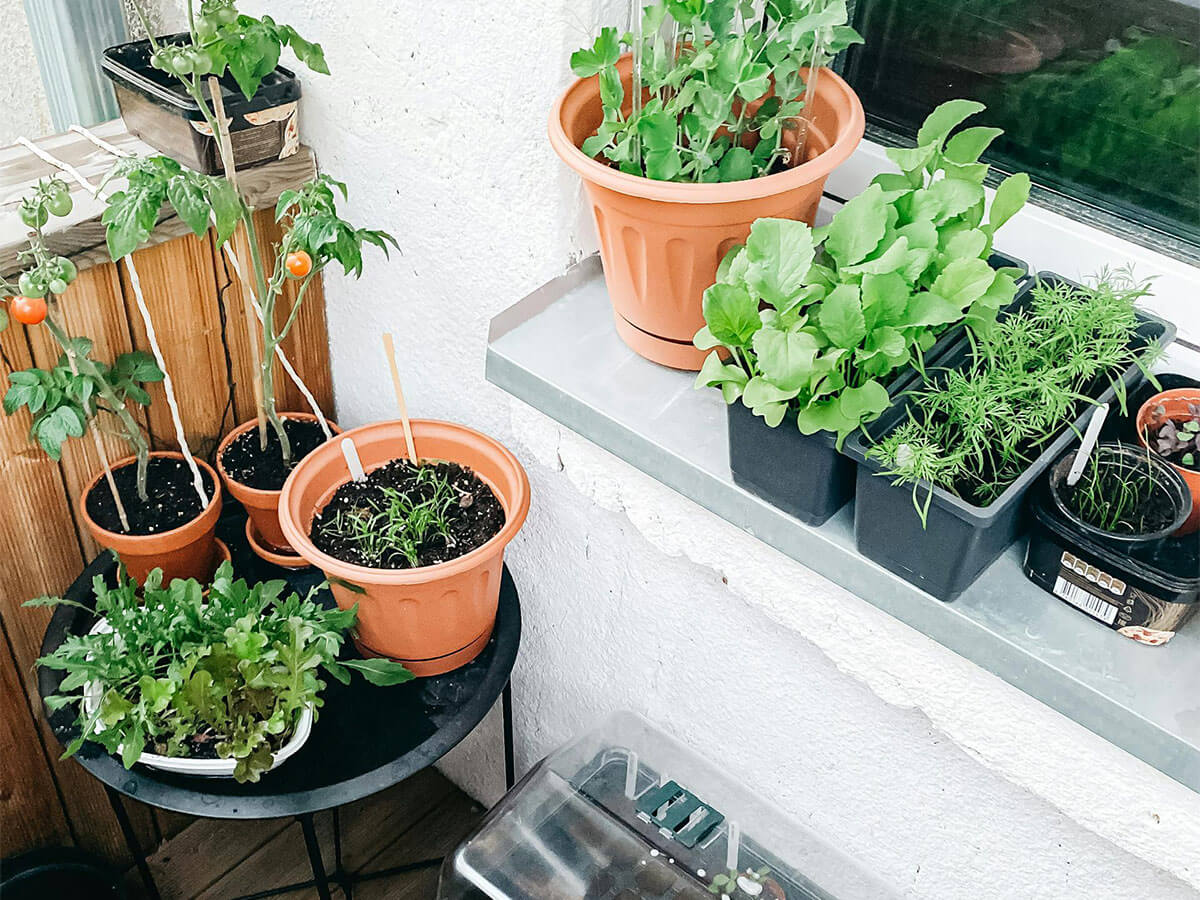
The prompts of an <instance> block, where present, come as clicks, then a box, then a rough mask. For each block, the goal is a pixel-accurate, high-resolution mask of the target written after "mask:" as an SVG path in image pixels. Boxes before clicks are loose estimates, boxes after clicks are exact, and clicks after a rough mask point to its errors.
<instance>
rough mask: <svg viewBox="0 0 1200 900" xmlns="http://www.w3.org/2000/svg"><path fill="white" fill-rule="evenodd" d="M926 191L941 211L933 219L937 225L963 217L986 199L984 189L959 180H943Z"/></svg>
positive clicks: (936, 182)
mask: <svg viewBox="0 0 1200 900" xmlns="http://www.w3.org/2000/svg"><path fill="white" fill-rule="evenodd" d="M925 191H926V194H927V195H928V199H929V200H930V201H932V202H933V203H935V204H936V208H937V209H938V210H939V212H938V213H937V214H936V215H934V217H933V221H934V222H935V223H936V224H941V223H942V222H945V221H946V220H947V219H952V218H954V217H955V216H961V215H962V214H963V213H965V212H966V211H967V210H968V209H970V208H971V207H972V206H974V205H975V204H976V203H979V202H980V201H981V200H983V197H984V193H983V188H982V187H981V186H980V185H978V184H975V183H973V182H970V181H962V180H960V179H958V178H943V179H942V180H941V181H935V182H934V183H933V184H931V185H930V186H929V187H928V188H926V189H925Z"/></svg>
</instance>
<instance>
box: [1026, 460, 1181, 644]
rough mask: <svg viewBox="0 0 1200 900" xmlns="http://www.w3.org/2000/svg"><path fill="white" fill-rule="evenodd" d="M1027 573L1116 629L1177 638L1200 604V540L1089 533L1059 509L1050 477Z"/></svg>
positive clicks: (1035, 513)
mask: <svg viewBox="0 0 1200 900" xmlns="http://www.w3.org/2000/svg"><path fill="white" fill-rule="evenodd" d="M1030 500H1031V502H1030V504H1029V505H1030V512H1031V520H1032V528H1031V531H1030V534H1029V546H1028V548H1027V549H1026V551H1025V563H1024V566H1023V568H1024V571H1025V576H1026V577H1027V578H1028V579H1029V580H1030V581H1032V582H1033V583H1034V584H1036V585H1037V586H1038V587H1040V588H1041V589H1042V590H1044V591H1048V592H1049V593H1051V594H1053V595H1054V596H1055V597H1058V598H1059V599H1060V600H1062V601H1063V602H1064V603H1068V604H1070V605H1071V606H1073V607H1075V608H1076V609H1078V610H1080V611H1081V612H1083V613H1084V614H1086V615H1088V616H1091V617H1092V618H1093V619H1095V620H1096V621H1098V622H1100V623H1102V624H1104V625H1107V626H1108V627H1109V628H1111V629H1112V630H1114V631H1116V632H1118V633H1120V634H1122V635H1123V636H1125V637H1128V638H1131V639H1133V640H1135V641H1138V642H1140V643H1143V644H1150V645H1152V646H1158V645H1161V644H1165V643H1166V642H1167V641H1169V640H1170V639H1171V638H1172V637H1173V636H1174V634H1175V632H1176V631H1178V630H1179V629H1180V628H1182V627H1183V625H1184V624H1185V623H1186V622H1187V621H1188V620H1189V619H1190V618H1191V617H1192V616H1194V615H1195V614H1196V610H1197V608H1198V607H1200V540H1197V536H1196V535H1194V534H1192V535H1186V536H1184V537H1179V538H1176V537H1169V538H1162V539H1160V540H1157V541H1151V542H1146V543H1142V544H1130V543H1129V542H1127V541H1110V540H1105V539H1104V538H1100V537H1097V536H1095V535H1092V534H1088V533H1087V532H1085V531H1084V530H1083V529H1081V528H1079V527H1078V526H1077V525H1076V524H1075V523H1074V522H1072V521H1071V520H1070V519H1068V518H1067V517H1066V516H1064V515H1063V514H1062V513H1061V512H1059V511H1058V509H1057V508H1056V507H1055V505H1054V502H1053V500H1052V498H1051V496H1050V489H1049V477H1043V478H1042V480H1041V483H1040V484H1039V485H1038V488H1037V490H1036V491H1034V493H1033V495H1032V496H1031V498H1030Z"/></svg>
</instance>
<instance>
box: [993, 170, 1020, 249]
mask: <svg viewBox="0 0 1200 900" xmlns="http://www.w3.org/2000/svg"><path fill="white" fill-rule="evenodd" d="M1029 187H1030V181H1029V176H1028V175H1026V174H1025V173H1024V172H1018V173H1017V174H1016V175H1009V176H1008V177H1007V178H1005V179H1004V180H1003V181H1002V182H1000V185H999V186H998V187H997V188H996V196H995V197H993V198H992V208H991V210H990V211H989V213H988V231H989V232H990V233H991V234H995V233H996V231H997V230H999V228H1000V226H1001V225H1003V224H1004V223H1005V222H1007V221H1008V220H1009V219H1011V218H1012V217H1013V216H1015V215H1016V214H1017V213H1018V212H1020V211H1021V207H1023V206H1024V205H1025V201H1027V200H1028V199H1029Z"/></svg>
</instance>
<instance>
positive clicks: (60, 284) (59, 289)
mask: <svg viewBox="0 0 1200 900" xmlns="http://www.w3.org/2000/svg"><path fill="white" fill-rule="evenodd" d="M46 290H48V291H49V292H50V293H51V294H65V293H66V292H67V283H66V282H65V281H63V280H62V279H61V278H55V279H54V280H53V281H51V282H50V283H49V284H48V285H46Z"/></svg>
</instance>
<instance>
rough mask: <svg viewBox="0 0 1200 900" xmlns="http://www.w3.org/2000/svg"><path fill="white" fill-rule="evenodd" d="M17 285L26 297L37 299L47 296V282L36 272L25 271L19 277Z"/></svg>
mask: <svg viewBox="0 0 1200 900" xmlns="http://www.w3.org/2000/svg"><path fill="white" fill-rule="evenodd" d="M17 287H18V288H20V289H21V293H22V294H24V295H25V296H26V297H33V298H34V299H35V300H37V299H39V298H41V297H45V296H46V282H44V281H42V279H41V278H40V277H38V275H37V273H36V272H25V273H23V274H22V275H21V277H20V278H19V279H17Z"/></svg>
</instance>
